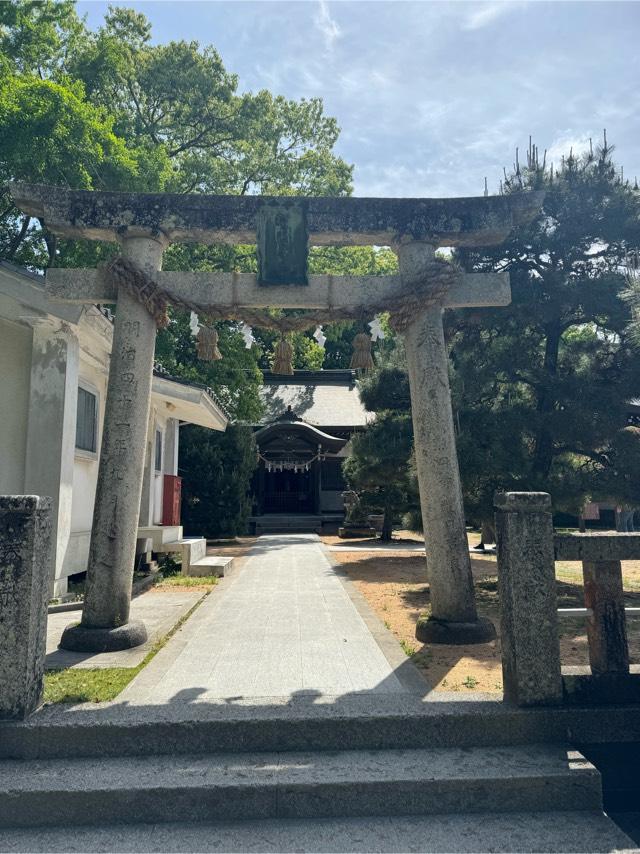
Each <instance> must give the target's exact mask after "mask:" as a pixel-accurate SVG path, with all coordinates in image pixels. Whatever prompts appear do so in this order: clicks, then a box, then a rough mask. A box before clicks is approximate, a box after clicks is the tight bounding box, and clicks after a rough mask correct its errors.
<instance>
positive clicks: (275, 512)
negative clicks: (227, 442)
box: [250, 370, 374, 534]
mask: <svg viewBox="0 0 640 854" xmlns="http://www.w3.org/2000/svg"><path fill="white" fill-rule="evenodd" d="M261 398H262V403H263V405H264V415H263V418H262V420H261V421H260V423H259V424H257V425H255V439H256V444H257V446H258V454H259V458H258V459H259V462H258V468H257V470H256V474H255V476H254V484H253V493H254V509H253V515H252V517H251V520H250V524H251V530H252V531H255V533H258V534H259V533H266V532H268V531H289V530H296V531H320V530H324V531H329V530H332V529H336V528H337V527H338V526H339V525H340V524H341V523H342V521H343V520H344V501H343V496H342V493H343V492H344V490H345V488H346V484H345V482H344V478H343V476H342V463H343V461H344V460H345V458H346V457H348V456H349V452H350V439H351V437H352V436H353V434H354V433H355V432H357V431H359V430H362V429H364V427H365V426H366V425H367V423H368V422H369V421H371V420H372V419H373V417H374V415H373V413H371V412H367V410H366V409H365V408H364V405H363V403H362V401H361V399H360V393H359V391H358V386H357V384H356V373H355V371H350V370H322V371H295V373H294V375H293V376H282V375H278V374H271V373H269V372H266V373H265V375H264V385H263V386H262V390H261Z"/></svg>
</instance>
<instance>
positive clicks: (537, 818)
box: [2, 811, 637, 854]
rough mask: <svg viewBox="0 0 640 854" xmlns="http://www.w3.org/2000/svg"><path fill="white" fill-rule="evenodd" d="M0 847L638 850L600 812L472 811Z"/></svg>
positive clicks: (121, 829)
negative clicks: (484, 813) (487, 812)
mask: <svg viewBox="0 0 640 854" xmlns="http://www.w3.org/2000/svg"><path fill="white" fill-rule="evenodd" d="M2 850H3V851H4V852H27V851H29V852H54V851H55V852H68V851H87V852H89V851H92V852H93V851H96V852H97V851H103V852H131V851H136V852H140V854H146V853H147V852H149V854H150V852H176V851H200V852H234V851H237V852H275V854H278V852H299V851H307V852H398V851H423V852H425V854H435V852H443V851H448V852H460V854H462V852H465V854H470V852H478V851H493V852H516V851H517V852H531V851H546V852H588V854H595V852H598V854H600V853H601V852H603V851H609V852H623V851H636V850H637V848H636V846H635V845H634V843H633V842H632V840H631V839H629V837H628V836H626V835H625V834H624V833H623V832H622V830H620V829H619V828H618V827H617V826H616V825H615V824H614V823H613V822H612V821H611V820H610V819H609V818H607V816H605V815H604V814H603V813H602V812H595V811H594V812H591V811H579V812H577V811H576V812H543V813H531V812H526V813H522V812H517V813H492V814H489V815H483V816H482V820H479V818H478V815H477V814H474V813H471V814H469V813H463V814H460V813H457V814H455V815H429V816H405V817H403V816H384V817H374V818H330V819H263V820H259V819H257V820H252V821H245V822H239V821H234V822H220V823H217V824H211V823H208V822H206V823H204V822H202V823H198V824H186V823H184V822H181V823H164V824H155V825H154V824H129V825H122V824H111V825H100V826H97V827H72V828H63V827H41V828H36V829H26V830H25V829H20V830H4V831H3V833H2Z"/></svg>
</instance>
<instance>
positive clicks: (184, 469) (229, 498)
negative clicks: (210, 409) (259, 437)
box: [179, 424, 257, 538]
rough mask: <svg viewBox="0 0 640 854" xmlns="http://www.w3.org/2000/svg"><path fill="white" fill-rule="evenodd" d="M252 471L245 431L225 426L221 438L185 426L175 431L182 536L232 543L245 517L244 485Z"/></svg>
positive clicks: (251, 446) (251, 447) (252, 450)
mask: <svg viewBox="0 0 640 854" xmlns="http://www.w3.org/2000/svg"><path fill="white" fill-rule="evenodd" d="M256 465H257V451H256V445H255V441H254V439H253V433H252V431H251V429H250V428H249V427H243V426H241V425H239V424H230V425H229V426H228V427H227V429H226V431H225V432H224V433H217V432H214V431H212V430H207V429H205V428H203V427H196V426H194V425H193V424H189V425H187V426H185V427H183V428H182V429H181V431H180V465H179V474H180V475H181V476H182V478H183V495H182V520H183V523H184V526H185V528H186V529H187V532H188V533H191V534H198V535H200V536H204V537H210V538H217V537H235V536H237V535H238V534H243V533H245V531H246V526H247V519H248V518H249V515H250V514H251V497H250V495H249V493H248V490H247V484H248V482H249V481H250V479H251V475H252V474H253V471H254V469H255V467H256Z"/></svg>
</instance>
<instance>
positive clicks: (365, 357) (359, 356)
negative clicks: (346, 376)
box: [350, 332, 374, 371]
mask: <svg viewBox="0 0 640 854" xmlns="http://www.w3.org/2000/svg"><path fill="white" fill-rule="evenodd" d="M373 367H374V365H373V356H372V355H371V338H370V336H369V335H367V333H366V332H358V334H357V335H356V337H355V338H354V339H353V356H352V357H351V365H350V368H351V370H352V371H370V370H372V369H373Z"/></svg>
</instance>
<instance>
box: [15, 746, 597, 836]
mask: <svg viewBox="0 0 640 854" xmlns="http://www.w3.org/2000/svg"><path fill="white" fill-rule="evenodd" d="M601 808H602V790H601V784H600V775H599V773H598V772H597V771H596V769H595V768H594V767H593V766H592V765H591V764H590V763H588V762H587V761H586V759H584V757H582V756H581V754H579V753H577V752H575V751H570V752H568V751H567V750H566V749H565V748H562V747H558V746H549V745H529V746H527V747H511V748H508V747H501V748H471V749H465V750H462V749H457V748H451V749H446V748H435V749H432V750H382V751H364V750H362V751H361V750H356V751H354V750H345V751H338V752H320V753H273V754H269V753H266V754H265V753H260V754H237V753H232V754H218V755H211V756H202V755H200V754H198V755H186V756H159V757H158V756H153V757H152V756H149V757H128V758H113V759H106V758H104V759H95V760H93V759H71V760H66V761H64V762H60V761H56V760H35V761H33V760H31V761H30V760H26V761H11V760H7V761H5V762H2V763H0V826H2V827H34V826H38V825H45V824H46V825H65V826H70V825H83V824H85V825H86V824H98V823H108V822H118V823H127V822H133V823H135V822H138V821H139V820H140V816H144V817H145V821H148V822H169V821H212V820H215V821H222V820H236V819H241V820H247V819H267V818H326V817H338V816H350V817H356V816H381V815H430V814H435V813H458V812H475V813H483V814H484V813H491V812H517V811H523V810H527V811H529V812H540V811H546V810H598V809H601Z"/></svg>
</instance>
